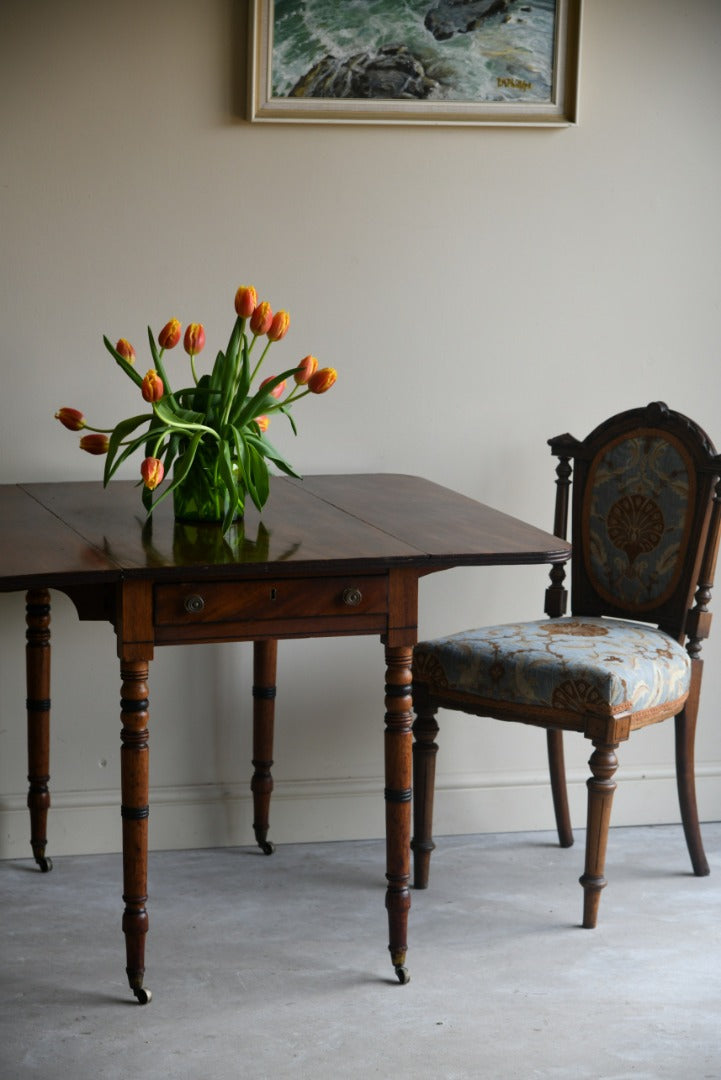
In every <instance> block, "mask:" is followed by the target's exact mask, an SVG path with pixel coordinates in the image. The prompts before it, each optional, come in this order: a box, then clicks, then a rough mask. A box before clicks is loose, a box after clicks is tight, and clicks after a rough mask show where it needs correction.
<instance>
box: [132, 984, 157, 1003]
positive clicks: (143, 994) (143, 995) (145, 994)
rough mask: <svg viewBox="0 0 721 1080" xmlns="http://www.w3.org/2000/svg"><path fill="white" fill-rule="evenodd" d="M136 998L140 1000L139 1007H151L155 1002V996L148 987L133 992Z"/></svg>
mask: <svg viewBox="0 0 721 1080" xmlns="http://www.w3.org/2000/svg"><path fill="white" fill-rule="evenodd" d="M133 993H134V994H135V996H136V998H137V999H138V1005H149V1004H150V1002H151V1001H152V1000H153V995H152V994H151V992H150V990H148V989H147V988H146V987H144V986H141V987H139V988H138V989H137V990H133Z"/></svg>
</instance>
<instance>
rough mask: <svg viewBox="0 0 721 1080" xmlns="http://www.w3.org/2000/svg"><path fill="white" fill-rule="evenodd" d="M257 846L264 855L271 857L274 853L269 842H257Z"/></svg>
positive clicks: (273, 845) (272, 846) (273, 848)
mask: <svg viewBox="0 0 721 1080" xmlns="http://www.w3.org/2000/svg"><path fill="white" fill-rule="evenodd" d="M258 846H259V847H260V850H261V851H262V852H263V854H264V855H272V854H273V852H274V851H275V844H271V842H270V840H259V841H258Z"/></svg>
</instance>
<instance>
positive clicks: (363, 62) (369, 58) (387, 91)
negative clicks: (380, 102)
mask: <svg viewBox="0 0 721 1080" xmlns="http://www.w3.org/2000/svg"><path fill="white" fill-rule="evenodd" d="M435 86H436V83H435V81H434V80H433V79H429V78H428V77H427V76H426V73H425V71H424V69H423V65H422V64H421V62H420V60H418V59H416V57H415V56H413V54H412V53H411V52H409V50H408V49H407V48H406V47H405V45H388V46H386V48H384V49H380V50H379V51H378V52H376V53H374V54H372V55H370V54H368V53H356V54H355V56H349V57H347V58H345V59H343V60H338V59H336V57H334V56H324V57H323V59H322V60H319V61H318V63H317V64H314V65H313V67H312V68H311V69H310V71H309V72H308V73H307V75H304V76H303V78H302V79H300V80H299V81H298V82H297V83H296V85H295V86H294V87H293V89H292V91H291V97H315V98H427V97H428V95H429V94H430V92H431V90H432V89H433V88H434V87H435Z"/></svg>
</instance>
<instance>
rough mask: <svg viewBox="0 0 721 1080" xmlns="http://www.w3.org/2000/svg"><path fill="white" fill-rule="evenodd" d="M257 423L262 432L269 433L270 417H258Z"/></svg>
mask: <svg viewBox="0 0 721 1080" xmlns="http://www.w3.org/2000/svg"><path fill="white" fill-rule="evenodd" d="M255 422H256V424H257V425H258V427H259V428H260V430H261V431H267V430H268V424H269V423H270V417H269V416H256V418H255Z"/></svg>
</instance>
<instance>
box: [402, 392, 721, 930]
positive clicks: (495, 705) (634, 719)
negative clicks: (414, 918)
mask: <svg viewBox="0 0 721 1080" xmlns="http://www.w3.org/2000/svg"><path fill="white" fill-rule="evenodd" d="M549 445H550V447H551V452H552V453H553V454H554V455H555V456H556V457H557V458H559V463H558V466H557V469H556V474H557V480H556V485H557V495H556V512H555V523H554V532H555V533H556V534H557V535H559V536H561V537H563V538H564V539H565V537H566V528H567V519H568V509H569V489H570V488H571V474H572V472H573V473H574V478H573V481H574V482H573V493H572V536H571V539H572V545H573V558H572V564H571V615H570V616H566V615H565V612H566V603H567V591H566V589H565V587H564V579H565V570H564V568H563V566H562V565H557V566H554V568H553V569H552V570H551V574H550V576H551V584H550V586H549V587H548V589H547V590H546V604H545V612H546V614H547V615H548V616H550V618H549V619H544V620H539V621H537V622H530V623H518V624H513V625H509V626H492V627H486V628H484V629H480V630H469V631H465V632H463V633H459V634H454V635H453V636H451V637H444V638H440V639H438V640H435V641H425V642H422V643H420V644H419V645H418V646H417V647H416V650H415V653H414V661H413V698H414V708H415V711H416V720H415V723H414V726H413V731H414V735H415V743H414V839H413V842H412V846H413V851H414V863H415V887H416V888H421V889H423V888H425V887H426V886H427V884H428V873H429V867H430V856H431V852H432V851H433V849H434V846H435V845H434V843H433V840H432V835H431V827H432V816H433V785H434V777H435V756H436V752H437V749H438V747H437V746H436V744H435V742H434V738H435V736H436V734H437V732H438V726H437V723H436V712H437V710H438V709H439V708H443V709H453V710H460V711H462V712H465V713H472V714H475V715H479V716H489V717H495V718H496V719H498V720H514V721H519V722H521V723H524V724H533V725H536V726H538V727H543V728H546V731H547V740H548V755H549V764H550V774H551V789H552V795H553V802H554V809H555V815H556V824H557V828H558V836H559V840H560V843H561V845H562V846H564V847H569V846H570V845H571V844H572V843H573V833H572V831H571V824H570V818H569V813H568V801H567V794H566V780H565V770H564V761H563V741H562V740H563V732H564V731H578V732H581V734H583V735H584V736H585V737H586V738H587V739H590V740H591V742H592V744H593V747H594V750H593V753H592V755H591V759H590V762H589V764H590V768H591V774H592V775H591V777H590V778H589V780H588V782H587V787H588V818H587V832H586V863H585V870H584V873H583V875H582V877H581V879H580V881H581V885H582V886H583V890H584V906H583V925H584V927H593V926H595V925H596V920H597V917H598V906H599V900H600V894H601V890H602V889H603V887H604V886H605V884H606V881H605V878H604V865H605V858H606V843H607V839H608V826H609V819H610V814H611V803H612V800H613V793H614V790H615V788H616V784H615V781H614V773H615V772H616V768H617V765H618V762H617V759H616V753H615V751H616V749H617V747H618V745H619V743H620V742H623V741H625V740H626V739H628V738H629V736H630V734H631V732H632V731H636V730H637V729H638V728H642V727H645V726H646V725H648V724H655V723H658V722H659V721H661V720H667V719H669V718H670V717H672V716H673V717H675V718H676V773H677V783H678V794H679V801H680V805H681V818H682V821H683V826H684V831H685V835H686V843H687V845H688V850H689V854H690V856H691V863H692V865H693V870H694V873H695V874H698V875H704V874H708V872H709V868H708V863H707V861H706V856H705V854H704V850H703V844H702V840H701V833H700V829H699V822H698V810H697V807H696V793H695V778H694V737H695V729H696V716H697V712H698V704H699V693H700V690H701V673H702V667H703V661H702V660H701V658H700V652H701V642H702V640H703V639H704V638H706V637H707V636H708V633H709V627H710V622H711V615H710V613H709V611H708V610H707V607H708V603H709V600H710V596H711V587H712V585H713V575H714V568H715V564H716V555H717V552H718V544H719V526H720V524H721V482H719V477H720V476H721V456H720V455H717V454H716V451H715V449H714V447H713V445H712V444H711V442H710V441H709V439H708V437H707V436H706V434H705V433H704V432H703V431H702V430H701V429H700V428H699V427H698V426H697V425H696V424H694V423H693V422H692V421H691V420H689V419H687V418H686V417H685V416H682V415H681V414H680V413H677V412H673V411H672V410H670V409H669V408H667V406H666V405H664V404H663V403H661V402H656V403H652V404H651V405H649V406H648V407H647V408H640V409H632V410H630V411H628V412H624V413H620V414H619V415H617V416H614V417H612V418H611V419H610V420H607V421H606V422H605V423H603V424H601V425H600V426H599V427H597V428H596V429H595V430H594V431H592V432H591V434H590V435H589V436H588V437H587V438H586V439H584V440H583V441H582V442H579V441H578V440H577V439H574V438H573V437H572V436H571V435H568V434H566V435H559V436H558V437H557V438H555V439H550V440H549ZM571 463H573V466H572V465H571Z"/></svg>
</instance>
